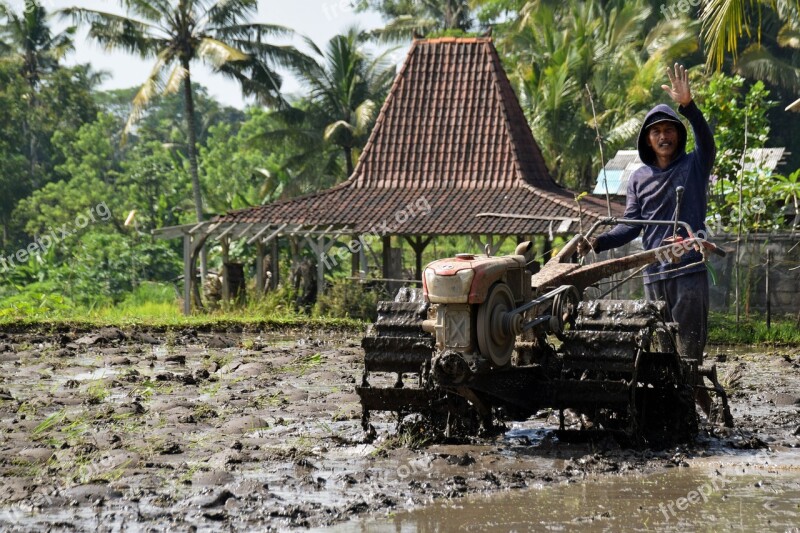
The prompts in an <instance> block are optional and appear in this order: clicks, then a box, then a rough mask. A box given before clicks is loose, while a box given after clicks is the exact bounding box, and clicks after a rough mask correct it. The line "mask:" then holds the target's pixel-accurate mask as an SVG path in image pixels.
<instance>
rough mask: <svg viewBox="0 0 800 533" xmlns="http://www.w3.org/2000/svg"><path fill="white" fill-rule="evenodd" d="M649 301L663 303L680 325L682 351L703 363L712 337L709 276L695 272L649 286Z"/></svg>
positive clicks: (647, 288)
mask: <svg viewBox="0 0 800 533" xmlns="http://www.w3.org/2000/svg"><path fill="white" fill-rule="evenodd" d="M644 288H645V295H646V296H647V299H648V300H663V301H664V302H666V303H667V310H668V312H669V314H670V317H671V319H672V321H673V322H677V323H678V337H679V338H678V352H679V353H680V354H681V355H682V356H683V357H691V358H693V359H696V360H697V361H698V362H699V363H702V362H703V350H704V349H705V346H706V339H707V338H708V273H707V272H694V273H692V274H686V275H683V276H678V277H676V278H671V279H665V280H661V281H656V282H654V283H648V284H646V285H645V286H644Z"/></svg>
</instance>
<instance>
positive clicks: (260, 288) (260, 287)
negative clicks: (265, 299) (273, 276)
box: [256, 241, 264, 298]
mask: <svg viewBox="0 0 800 533" xmlns="http://www.w3.org/2000/svg"><path fill="white" fill-rule="evenodd" d="M263 294H264V243H263V242H261V241H258V242H257V243H256V298H260V297H261V296H262V295H263Z"/></svg>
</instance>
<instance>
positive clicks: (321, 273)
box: [317, 235, 328, 295]
mask: <svg viewBox="0 0 800 533" xmlns="http://www.w3.org/2000/svg"><path fill="white" fill-rule="evenodd" d="M317 246H318V247H319V248H318V250H317V294H318V295H321V294H322V293H324V292H325V265H324V264H323V263H322V256H323V255H325V252H327V251H328V248H327V247H326V246H325V235H320V236H319V237H317Z"/></svg>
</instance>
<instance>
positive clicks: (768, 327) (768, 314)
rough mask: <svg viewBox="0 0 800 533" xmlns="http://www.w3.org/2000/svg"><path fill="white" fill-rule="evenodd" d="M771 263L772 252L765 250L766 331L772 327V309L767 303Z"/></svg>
mask: <svg viewBox="0 0 800 533" xmlns="http://www.w3.org/2000/svg"><path fill="white" fill-rule="evenodd" d="M771 262H772V251H771V250H769V249H767V275H766V278H767V279H766V297H767V331H769V329H770V327H771V326H772V309H771V306H770V302H769V267H770V263H771Z"/></svg>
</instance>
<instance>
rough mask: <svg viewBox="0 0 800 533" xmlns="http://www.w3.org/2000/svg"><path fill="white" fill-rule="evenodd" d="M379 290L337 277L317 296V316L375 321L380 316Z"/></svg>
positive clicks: (315, 310)
mask: <svg viewBox="0 0 800 533" xmlns="http://www.w3.org/2000/svg"><path fill="white" fill-rule="evenodd" d="M379 299H381V297H380V296H379V293H378V292H377V291H373V290H369V289H367V288H366V287H365V285H364V284H362V283H359V282H357V281H352V280H348V279H342V278H340V279H335V280H333V281H332V282H330V285H329V286H328V287H327V289H326V290H325V294H323V295H320V296H319V297H318V298H317V304H316V306H315V307H314V316H315V317H322V316H325V317H331V318H355V319H358V320H365V321H368V322H374V321H375V319H377V318H378V300H379Z"/></svg>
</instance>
